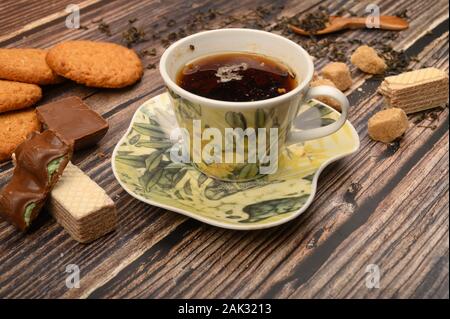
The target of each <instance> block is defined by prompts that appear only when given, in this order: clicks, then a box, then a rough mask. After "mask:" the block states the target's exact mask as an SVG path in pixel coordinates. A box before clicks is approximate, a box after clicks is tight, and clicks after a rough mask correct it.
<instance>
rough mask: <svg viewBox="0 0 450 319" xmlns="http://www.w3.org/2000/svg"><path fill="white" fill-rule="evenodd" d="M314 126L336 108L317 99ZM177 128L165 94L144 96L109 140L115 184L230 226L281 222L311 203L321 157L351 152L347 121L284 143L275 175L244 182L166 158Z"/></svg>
mask: <svg viewBox="0 0 450 319" xmlns="http://www.w3.org/2000/svg"><path fill="white" fill-rule="evenodd" d="M311 108H317V109H318V111H319V112H320V115H321V123H322V124H321V125H327V123H330V122H332V121H334V120H335V119H337V118H338V115H339V114H338V113H337V112H336V111H334V110H333V109H331V108H330V107H328V106H326V105H324V104H321V103H320V102H317V101H311V102H309V103H308V104H305V105H304V106H302V108H301V110H300V111H301V112H303V111H306V110H308V109H311ZM176 127H177V122H176V119H175V115H174V113H173V111H172V108H171V106H170V100H169V96H168V94H167V93H165V94H161V95H159V96H156V97H154V98H152V99H150V100H149V101H147V102H145V103H144V104H143V105H142V106H141V107H140V108H139V109H138V110H137V112H136V114H135V115H134V117H133V120H132V121H131V124H130V127H129V129H128V131H127V133H126V134H125V135H124V136H123V137H122V139H121V140H120V141H119V143H118V144H117V146H116V148H115V150H114V154H113V158H112V167H113V172H114V175H115V176H116V178H117V180H118V181H119V183H120V185H121V186H122V187H123V188H124V189H125V190H126V191H127V192H128V193H129V194H130V195H132V196H134V197H136V198H137V199H139V200H141V201H143V202H146V203H148V204H151V205H155V206H159V207H162V208H165V209H168V210H171V211H174V212H177V213H181V214H184V215H187V216H189V217H192V218H195V219H198V220H200V221H203V222H205V223H208V224H212V225H215V226H219V227H224V228H230V229H243V230H249V229H259V228H267V227H272V226H276V225H279V224H282V223H284V222H287V221H289V220H291V219H293V218H295V217H297V216H298V215H300V214H301V213H302V212H303V211H304V210H305V209H306V208H307V207H308V206H309V204H310V203H311V202H312V199H313V197H314V194H315V191H316V185H317V179H318V176H319V174H320V172H321V171H322V170H323V168H325V167H326V166H327V165H328V164H329V163H331V162H333V161H335V160H337V159H340V158H342V157H344V156H346V155H349V154H351V153H353V152H355V151H356V150H357V149H358V147H359V138H358V135H357V133H356V131H355V129H354V128H353V126H352V125H351V124H350V123H349V122H347V123H346V124H345V125H344V126H343V127H342V128H341V129H340V130H339V131H338V132H336V133H334V134H332V135H330V136H327V137H324V138H321V139H317V140H313V141H307V142H304V143H303V144H297V145H292V146H289V147H287V148H286V149H285V150H284V151H283V152H282V155H281V156H280V159H279V164H278V166H279V168H278V171H277V172H276V173H275V174H271V175H266V176H264V177H262V178H259V179H255V180H251V181H247V182H224V181H219V180H216V179H212V178H209V177H207V176H206V175H205V174H203V173H201V172H199V171H198V170H197V169H195V168H194V166H193V165H192V164H184V163H175V162H172V161H171V160H170V153H169V150H170V148H171V146H172V142H171V141H170V139H169V135H170V132H171V131H172V130H173V129H175V128H176Z"/></svg>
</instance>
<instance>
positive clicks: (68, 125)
mask: <svg viewBox="0 0 450 319" xmlns="http://www.w3.org/2000/svg"><path fill="white" fill-rule="evenodd" d="M36 110H37V115H38V119H39V121H41V122H42V124H43V125H44V128H47V129H50V130H53V131H55V132H57V133H58V134H59V135H60V136H61V137H62V138H64V139H65V140H66V141H68V142H69V143H74V147H73V148H74V150H80V149H83V148H86V147H89V146H92V145H94V144H96V143H97V142H98V141H100V140H101V139H102V138H103V136H105V134H106V132H107V131H108V128H109V126H108V122H106V120H105V119H104V118H103V117H101V116H100V114H98V113H97V112H95V111H93V110H91V109H90V108H89V107H88V106H87V105H86V104H85V103H84V102H83V101H82V100H81V99H80V98H79V97H76V96H71V97H68V98H64V99H61V100H58V101H56V102H53V103H49V104H45V105H42V106H40V107H38V108H37V109H36Z"/></svg>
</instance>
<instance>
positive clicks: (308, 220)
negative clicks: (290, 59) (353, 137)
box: [0, 0, 449, 298]
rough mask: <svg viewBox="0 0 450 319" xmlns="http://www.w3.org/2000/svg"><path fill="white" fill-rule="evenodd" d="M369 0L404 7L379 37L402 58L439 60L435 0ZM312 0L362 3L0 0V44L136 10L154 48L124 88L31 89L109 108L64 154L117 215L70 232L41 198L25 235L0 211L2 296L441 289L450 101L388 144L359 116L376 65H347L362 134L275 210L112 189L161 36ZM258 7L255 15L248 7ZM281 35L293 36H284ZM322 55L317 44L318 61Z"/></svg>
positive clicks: (361, 7) (444, 31) (29, 41)
mask: <svg viewBox="0 0 450 319" xmlns="http://www.w3.org/2000/svg"><path fill="white" fill-rule="evenodd" d="M77 2H79V6H80V8H81V25H82V28H81V29H78V30H73V29H68V28H66V27H65V19H66V16H67V13H66V12H65V7H66V5H67V4H69V3H77ZM372 2H375V3H378V4H379V6H380V8H381V13H382V14H395V13H397V12H399V11H401V10H402V9H408V12H407V13H408V16H409V21H410V23H411V27H410V28H409V29H408V30H406V31H403V32H401V34H400V36H399V37H398V38H397V39H396V40H393V41H391V43H392V44H393V46H394V47H395V48H396V49H398V50H400V49H402V50H407V52H408V53H409V54H410V55H416V56H417V59H416V60H414V61H412V62H411V67H414V68H419V67H421V66H436V67H438V68H441V69H444V70H447V71H448V35H449V34H448V33H449V32H448V2H447V1H443V0H417V1H406V0H403V1H393V0H390V1H372ZM318 5H323V6H326V7H328V8H329V9H330V10H331V12H337V11H339V9H341V8H342V7H345V8H349V9H351V10H352V11H354V12H355V13H357V14H359V15H363V14H364V13H365V5H366V4H365V3H364V2H362V1H356V0H355V1H295V0H289V1H282V0H278V1H257V0H240V1H229V0H226V1H224V0H216V1H201V0H197V1H181V0H168V1H156V0H148V1H136V0H118V1H98V0H87V1H83V2H81V1H75V0H64V1H60V0H58V1H57V0H51V1H45V3H43V1H36V0H33V1H25V0H14V1H13V0H6V1H2V2H1V4H0V21H2V23H1V24H0V46H1V47H40V48H46V47H51V46H52V45H54V44H56V43H58V42H61V41H65V40H69V39H92V40H107V41H113V42H121V38H122V32H123V31H124V30H126V29H127V28H128V25H129V20H130V19H134V18H138V20H137V21H136V22H135V23H134V25H136V26H138V27H143V28H144V30H145V32H146V34H147V36H146V37H147V38H148V39H147V41H146V42H142V43H139V44H137V45H134V46H133V48H134V49H135V50H136V51H141V50H142V49H151V48H155V49H156V56H147V57H144V58H143V60H144V61H145V65H148V69H147V70H146V72H145V75H144V78H143V80H142V81H141V82H140V83H138V84H137V85H135V86H133V87H130V88H126V89H121V90H100V89H92V88H87V87H83V86H80V85H75V84H73V83H71V82H67V83H65V84H61V85H58V86H54V87H48V88H45V90H44V94H45V98H44V99H43V100H42V101H41V103H46V102H49V101H52V100H55V99H58V98H61V97H62V96H69V95H77V96H80V97H82V98H83V99H84V100H85V101H86V102H87V103H88V104H90V105H91V106H92V107H93V108H94V109H95V110H97V111H98V112H99V113H101V114H102V115H103V116H104V117H105V118H107V119H108V121H109V123H110V127H111V128H110V130H109V132H108V134H107V136H106V138H104V139H103V140H102V142H101V143H100V145H99V146H98V148H96V149H93V150H92V149H91V150H88V151H84V152H81V153H78V154H76V156H75V158H74V162H75V163H76V164H77V165H78V166H80V167H81V168H82V169H83V170H84V171H85V172H87V174H89V175H90V176H91V177H92V178H93V179H94V180H95V181H96V182H98V183H99V184H100V185H101V186H102V187H104V188H105V189H106V191H107V192H108V194H109V195H110V196H111V197H112V198H114V200H115V202H116V204H117V208H118V212H119V225H118V229H117V231H116V232H114V233H112V234H110V235H108V236H106V237H103V238H101V239H99V240H97V241H95V242H94V243H91V244H89V245H82V244H78V243H77V242H75V241H74V240H72V239H71V238H70V237H69V235H68V234H67V233H66V232H65V231H64V229H63V228H62V227H60V226H59V225H58V224H57V223H56V222H55V221H54V220H53V219H52V218H51V217H49V216H48V215H47V214H46V213H45V212H44V213H43V214H42V215H43V216H42V217H41V218H40V219H39V221H38V225H37V227H35V229H34V230H33V231H32V232H31V233H28V234H21V233H19V232H17V231H16V230H15V229H14V228H13V227H11V226H10V225H8V224H7V223H6V222H4V221H1V222H0V297H7V298H18V297H20V298H28V297H32V298H35V297H44V298H55V297H56V298H72V297H74V298H85V297H88V298H110V297H113V298H121V297H125V298H129V297H137V298H142V297H145V298H160V297H166V298H172V297H179V298H189V297H198V298H212V297H228V298H246V297H249V298H259V297H266V298H391V297H396V298H411V297H417V298H448V297H449V232H448V226H449V221H448V218H449V214H448V208H449V192H448V190H449V188H448V187H449V180H448V177H449V153H448V151H449V135H448V114H449V111H448V108H443V109H440V110H439V111H438V112H437V115H438V118H436V119H435V120H434V121H433V123H431V120H430V119H424V120H423V121H421V122H420V123H418V124H412V127H411V129H410V130H409V131H408V133H407V134H406V136H405V137H404V139H403V140H402V141H401V144H400V148H399V149H398V151H396V152H391V151H389V150H388V149H387V148H386V146H385V145H384V144H381V143H375V142H373V141H372V140H370V139H369V138H368V136H367V120H368V118H369V117H370V116H371V115H372V114H373V113H374V112H376V111H377V110H380V109H381V108H382V105H383V99H382V97H381V96H379V95H378V94H377V93H376V88H377V86H378V85H379V83H380V80H378V79H371V78H370V77H369V76H367V75H363V74H362V73H360V72H359V71H357V70H353V74H354V85H353V86H352V88H351V90H349V92H348V96H349V99H350V101H351V104H352V110H351V113H350V121H351V122H352V123H353V125H354V126H355V127H356V129H357V131H358V133H359V136H360V138H361V149H360V150H359V151H358V152H357V153H356V154H355V155H353V156H351V157H348V158H346V159H343V160H341V161H339V162H337V163H335V164H333V165H331V166H330V167H328V168H327V169H326V170H325V172H323V174H322V176H321V178H320V183H319V187H318V194H317V197H316V198H315V200H314V202H313V204H312V205H311V206H310V208H309V209H308V210H307V211H306V212H305V213H304V214H303V215H302V216H300V217H298V218H297V219H295V220H294V221H291V222H289V223H288V224H285V225H282V226H279V227H276V228H272V229H267V230H261V231H251V232H244V231H230V230H224V229H220V228H216V227H212V226H209V225H206V224H202V223H200V222H197V221H195V220H193V219H189V218H186V217H184V216H181V215H178V214H176V213H173V212H170V211H166V210H164V209H160V208H157V207H153V206H150V205H147V204H144V203H142V202H139V201H138V200H136V199H134V198H132V197H131V196H129V195H128V194H127V193H126V192H125V191H124V190H123V189H121V187H120V186H119V184H118V183H117V181H116V180H115V178H114V176H113V174H112V171H111V165H110V156H111V152H112V150H113V148H114V146H115V144H116V143H117V141H118V140H119V138H120V137H121V136H122V134H123V133H124V131H125V129H126V128H127V126H128V124H129V122H130V119H131V117H132V115H133V113H134V112H135V111H136V109H137V108H138V107H139V106H140V105H141V104H142V103H143V102H144V101H146V100H147V99H149V98H151V97H152V96H155V95H157V94H159V93H162V92H164V86H163V82H162V79H161V77H160V75H159V73H158V69H157V68H156V69H152V67H153V66H152V64H153V63H157V62H158V61H159V57H160V56H161V54H162V52H163V51H164V46H165V45H167V41H165V40H164V39H167V38H168V37H169V38H174V37H178V36H177V35H175V36H174V35H173V34H172V33H173V32H179V28H181V27H185V26H186V25H187V24H192V23H194V24H195V23H197V27H196V28H193V30H192V32H196V31H200V30H201V29H206V28H218V27H224V26H245V27H264V28H268V29H271V30H274V32H278V31H276V30H277V23H279V21H278V20H277V19H278V18H280V17H282V16H287V17H291V16H300V15H302V14H304V13H306V12H311V11H313V10H315V8H316V7H317V6H318ZM257 8H258V9H257ZM266 9H269V10H266ZM255 10H257V11H256V12H255ZM199 13H201V14H200V15H199ZM256 14H259V15H260V16H261V17H262V19H263V20H264V21H266V22H265V24H264V23H261V20H260V19H257V20H255V19H254V18H255V15H256ZM199 16H201V17H202V18H199ZM195 17H197V22H195V21H194V20H195ZM242 17H246V19H245V22H244V23H242V22H240V21H241V20H242ZM100 19H103V20H102V21H103V22H105V23H107V24H108V25H109V26H110V31H111V35H110V36H109V35H107V34H106V33H104V32H101V31H100V30H99V29H98V25H99V24H100V22H99V20H100ZM193 21H194V22H193ZM199 21H200V22H199ZM198 24H200V25H199V26H198ZM185 33H190V31H186V30H185ZM171 34H172V35H171ZM381 36H383V32H382V31H375V30H371V31H368V30H363V31H361V30H359V31H348V32H345V33H340V34H338V35H336V36H334V38H335V39H343V40H348V39H351V38H358V39H360V40H362V41H363V42H364V43H368V42H369V41H370V40H372V39H375V38H379V37H381ZM289 37H290V38H292V39H295V40H296V41H303V39H302V38H300V37H299V36H296V35H289ZM354 47H356V44H355V46H354ZM347 53H349V52H347ZM327 61H328V60H327V58H326V57H325V58H320V59H317V60H316V61H315V64H316V67H317V68H319V69H320V68H321V67H322V66H323V65H324V64H325V63H326V62H327ZM431 126H435V127H433V128H431ZM11 168H12V165H11V164H10V163H7V164H2V165H1V166H0V178H1V179H0V184H1V185H3V184H4V183H5V182H6V180H7V178H8V177H9V175H10V173H11ZM352 183H353V184H356V183H358V184H359V185H360V186H361V189H360V190H359V191H358V192H357V193H356V194H353V193H352V192H351V191H349V187H351V185H352ZM69 264H76V265H78V266H79V268H80V270H81V287H80V288H78V289H68V288H67V287H66V285H65V279H66V277H67V276H68V273H66V272H65V270H66V266H67V265H69ZM371 265H376V266H377V267H378V268H379V270H380V272H381V277H380V278H381V280H380V285H379V288H368V286H367V285H366V279H367V278H368V277H367V276H368V275H370V271H369V270H370V269H373V268H370V267H373V266H371ZM368 267H369V268H368Z"/></svg>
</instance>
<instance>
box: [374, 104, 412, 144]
mask: <svg viewBox="0 0 450 319" xmlns="http://www.w3.org/2000/svg"><path fill="white" fill-rule="evenodd" d="M408 127H409V122H408V117H407V116H406V113H405V111H403V110H402V109H398V108H390V109H387V110H383V111H381V112H378V113H376V114H375V115H374V116H372V117H371V118H370V119H369V124H368V128H369V136H370V137H371V138H372V139H373V140H375V141H381V142H384V143H391V142H392V141H394V140H396V139H397V138H399V137H401V136H402V135H403V134H404V133H405V132H406V130H407V129H408Z"/></svg>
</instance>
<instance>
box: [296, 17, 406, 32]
mask: <svg viewBox="0 0 450 319" xmlns="http://www.w3.org/2000/svg"><path fill="white" fill-rule="evenodd" d="M366 19H367V18H366V17H349V18H344V17H336V16H330V17H329V23H328V25H327V26H326V27H325V29H322V30H319V31H317V32H315V33H314V34H315V35H316V34H318V35H321V34H328V33H332V32H337V31H340V30H345V29H364V28H367V26H366ZM408 27H409V23H408V21H406V20H405V19H402V18H399V17H396V16H380V29H383V30H394V31H400V30H405V29H407V28H408ZM289 28H290V29H291V30H292V31H294V32H295V33H298V34H301V35H310V34H311V33H310V32H308V31H305V30H303V29H301V28H299V27H296V26H294V25H291V24H290V25H289Z"/></svg>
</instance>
